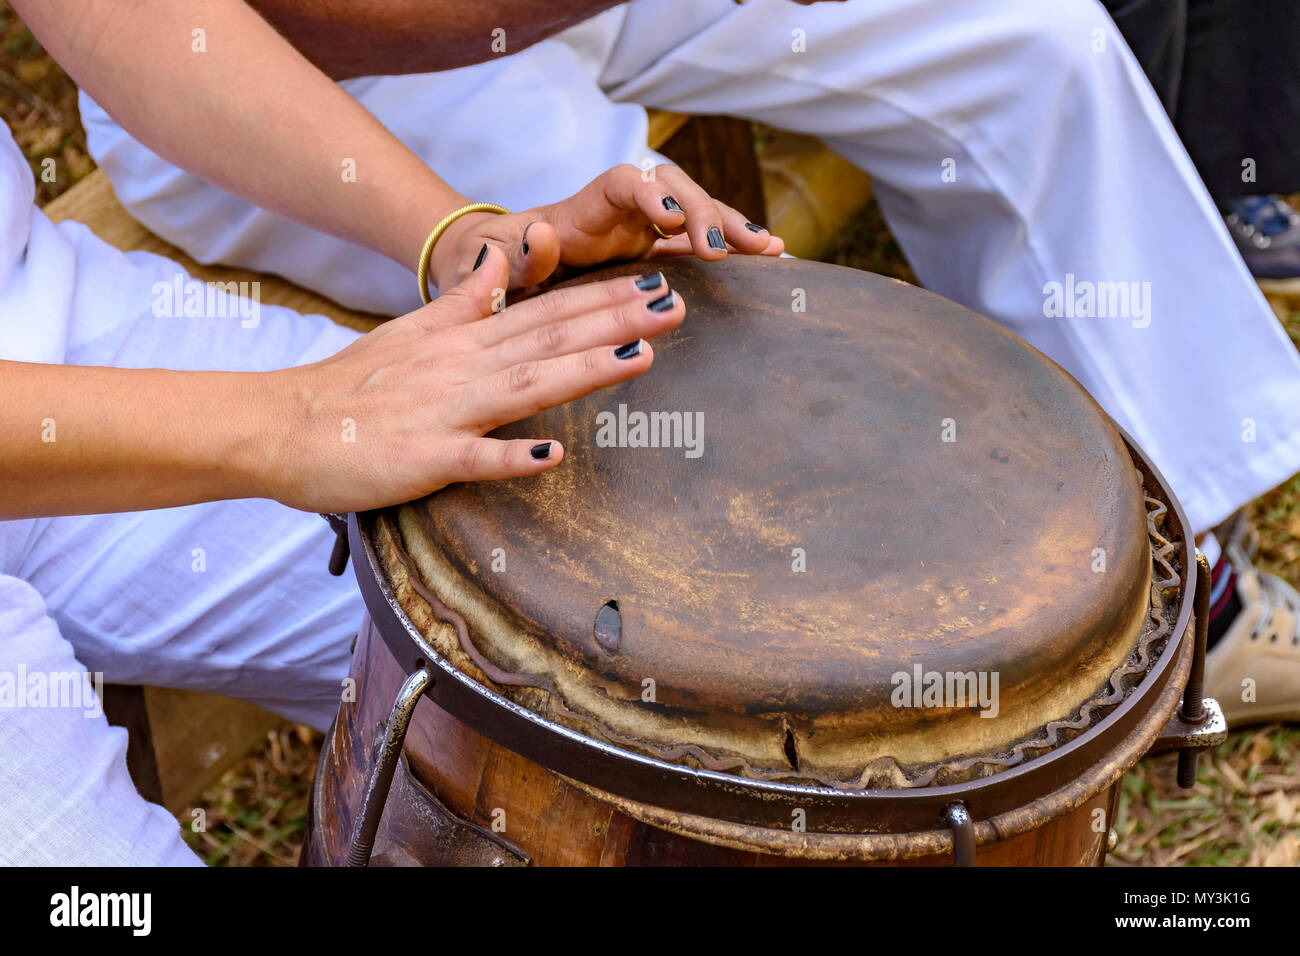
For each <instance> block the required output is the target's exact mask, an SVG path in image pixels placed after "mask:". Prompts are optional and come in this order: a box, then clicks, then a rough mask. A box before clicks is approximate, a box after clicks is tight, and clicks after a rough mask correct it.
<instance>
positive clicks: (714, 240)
mask: <svg viewBox="0 0 1300 956" xmlns="http://www.w3.org/2000/svg"><path fill="white" fill-rule="evenodd" d="M708 236H709V248H710V249H722V250H724V251H725V250H726V248H727V244H726V243H725V242H723V241H722V230H721V229H719V228H718V227H717V226H710V227H709V232H708Z"/></svg>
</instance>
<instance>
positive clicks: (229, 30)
mask: <svg viewBox="0 0 1300 956" xmlns="http://www.w3.org/2000/svg"><path fill="white" fill-rule="evenodd" d="M14 6H15V7H17V8H18V10H19V13H20V15H21V16H22V17H23V18H24V20H25V21H26V22H27V24H28V26H29V27H30V28H31V29H32V32H33V33H34V34H35V35H36V36H37V38H38V39H39V40H40V41H41V42H42V43H43V44H44V45H45V47H46V48H47V49H48V50H49V51H50V52H51V54H53V56H54V57H55V59H56V60H58V61H59V62H60V63H61V64H62V65H63V66H64V68H65V69H66V70H67V71H68V73H69V74H70V75H71V76H72V77H73V79H74V80H76V81H77V83H78V84H79V85H80V86H81V87H82V88H83V89H85V90H86V91H87V92H88V93H89V94H90V95H91V96H92V97H93V98H94V99H96V100H97V101H98V102H99V103H100V105H102V106H103V107H104V108H105V109H106V110H107V111H108V112H109V113H110V114H112V116H113V117H114V118H115V119H116V120H117V121H118V122H119V123H120V124H121V125H122V126H123V127H124V128H125V129H126V130H127V131H128V132H130V133H131V134H132V135H134V136H135V137H136V138H138V139H139V140H140V141H141V142H143V143H144V144H145V145H147V146H149V147H150V148H151V149H153V150H154V151H155V152H157V153H158V154H159V155H161V156H163V157H164V158H165V159H167V160H169V161H171V162H173V163H175V164H176V165H178V166H180V167H182V168H183V169H186V170H189V171H190V172H192V173H194V174H196V175H198V176H200V177H202V178H203V179H205V180H208V181H209V182H211V183H214V184H215V185H217V186H220V187H221V188H223V189H226V190H228V191H229V192H232V193H234V194H236V195H239V196H242V197H244V198H245V199H248V200H249V201H250V202H253V203H255V204H257V205H259V206H261V207H263V208H265V209H269V210H272V211H274V212H277V213H280V214H281V215H284V216H287V217H289V218H291V219H294V220H296V221H298V222H301V223H304V224H305V225H308V226H311V227H313V228H315V229H319V230H320V231H322V232H327V233H330V234H332V235H335V236H339V237H341V238H343V239H347V240H349V241H351V242H355V243H357V244H359V245H363V246H366V247H368V248H370V249H373V250H375V251H377V252H379V253H381V254H383V255H386V256H388V257H389V258H391V259H393V260H394V261H396V262H398V263H400V264H402V265H404V266H406V267H407V268H410V269H414V268H415V264H416V260H417V258H418V256H419V251H420V246H421V244H422V243H423V241H424V238H425V236H426V235H427V234H428V231H429V229H430V228H431V227H432V224H433V223H434V222H436V221H437V220H438V219H439V218H440V217H441V216H442V215H444V214H445V213H446V212H448V211H450V210H452V209H454V208H456V207H458V206H460V205H463V204H464V203H465V202H466V201H467V200H466V199H465V197H463V196H461V195H460V194H459V193H457V192H456V191H455V190H453V189H451V187H449V186H448V185H447V184H446V183H444V182H443V181H442V180H441V179H440V178H439V177H438V176H437V175H436V174H435V173H434V172H433V171H432V170H430V169H429V167H428V166H427V165H425V163H424V162H423V161H422V160H420V158H419V157H417V156H416V155H415V154H414V153H412V152H411V151H410V150H408V149H407V148H406V147H405V146H403V145H402V144H401V143H400V142H399V141H398V140H397V139H396V138H395V137H394V136H393V135H392V134H391V133H390V132H389V131H388V130H387V129H385V128H384V126H383V125H382V124H381V123H380V122H379V121H378V120H376V119H375V118H374V117H373V116H371V115H370V113H369V112H367V111H366V109H365V108H364V107H362V106H361V105H360V104H359V103H357V102H356V100H354V99H353V98H352V97H350V96H348V95H347V94H346V93H345V92H343V90H341V89H340V88H339V87H338V86H337V85H335V84H334V83H333V82H332V81H331V80H330V79H329V78H328V77H326V76H325V75H324V74H323V73H321V72H320V70H318V69H317V68H316V67H314V66H313V65H312V64H311V63H309V62H308V61H307V60H306V59H305V58H304V57H303V56H302V55H301V54H299V53H298V52H297V51H296V50H294V49H293V47H292V46H291V45H290V44H289V43H288V41H286V40H285V39H284V38H283V37H281V36H280V35H278V34H277V33H276V32H275V30H274V29H272V27H271V26H270V25H269V24H267V23H266V21H264V20H263V19H262V18H261V17H259V16H258V15H257V13H255V12H254V11H253V10H252V9H251V8H250V7H249V6H248V5H247V4H246V3H244V2H243V0H196V2H187V3H183V4H178V3H174V2H169V0H17V2H15V3H14ZM195 31H202V33H201V34H199V35H198V36H196V34H195ZM196 46H201V47H202V49H201V50H199V49H196ZM353 173H354V175H353Z"/></svg>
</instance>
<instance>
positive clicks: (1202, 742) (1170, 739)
mask: <svg viewBox="0 0 1300 956" xmlns="http://www.w3.org/2000/svg"><path fill="white" fill-rule="evenodd" d="M1201 709H1202V712H1203V714H1204V719H1203V720H1202V721H1201V722H1200V723H1196V724H1193V723H1189V722H1188V721H1186V720H1184V719H1183V715H1182V712H1181V711H1175V712H1174V714H1173V716H1171V717H1170V718H1169V723H1167V724H1165V728H1164V730H1162V731H1160V736H1159V737H1157V738H1156V741H1155V743H1153V744H1152V745H1151V749H1150V750H1149V751H1147V753H1148V754H1159V753H1167V752H1169V751H1170V750H1177V751H1179V752H1180V754H1181V753H1185V752H1187V751H1191V752H1192V756H1193V757H1195V755H1196V754H1197V753H1198V752H1200V751H1202V750H1209V749H1210V748H1211V747H1217V746H1219V744H1221V743H1223V742H1224V741H1225V740H1227V739H1228V724H1227V721H1225V720H1224V719H1223V709H1222V708H1221V707H1220V706H1219V702H1218V701H1217V700H1215V699H1214V698H1213V697H1203V698H1201Z"/></svg>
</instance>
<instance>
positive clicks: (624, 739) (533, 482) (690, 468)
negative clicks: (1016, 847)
mask: <svg viewBox="0 0 1300 956" xmlns="http://www.w3.org/2000/svg"><path fill="white" fill-rule="evenodd" d="M660 265H661V267H662V269H663V271H664V273H665V275H666V276H667V278H668V280H669V282H670V283H671V285H672V287H673V288H674V289H675V290H676V291H677V292H678V293H679V294H681V295H682V296H684V298H685V300H686V303H687V309H688V313H687V318H686V321H685V323H684V324H683V325H682V327H681V328H680V329H678V330H677V331H675V332H673V333H671V334H669V335H666V336H664V337H662V338H661V339H658V340H656V341H655V343H654V348H655V363H654V365H653V367H652V368H651V369H650V371H649V372H648V373H647V374H645V375H643V376H641V377H640V378H637V379H634V380H633V381H630V382H626V383H624V384H622V385H619V386H616V387H614V388H610V389H606V390H603V391H601V392H598V393H596V394H593V395H591V396H588V397H587V398H585V399H582V400H580V401H577V402H574V403H572V404H570V405H567V406H565V407H563V408H559V409H555V410H552V411H549V412H546V413H544V414H542V415H539V416H537V417H536V418H534V419H531V420H529V421H526V422H522V423H519V424H517V425H513V426H510V427H508V428H505V429H502V430H500V432H499V433H498V434H499V435H500V436H501V437H530V438H531V437H536V438H558V439H560V440H561V441H563V442H564V445H565V448H566V457H565V460H564V462H563V464H561V465H560V466H559V467H557V468H555V469H554V470H552V471H549V472H547V473H545V474H544V475H542V476H540V477H536V478H529V479H521V480H513V481H502V482H484V483H478V484H470V485H454V486H451V487H448V488H446V489H444V490H443V491H441V492H439V493H437V494H435V495H433V496H431V497H429V498H427V499H425V500H422V501H418V502H414V503H412V504H409V505H405V506H402V507H401V508H398V509H390V511H389V512H388V513H387V514H386V515H385V516H384V517H383V518H382V523H383V527H384V529H386V530H384V533H383V534H381V535H377V539H376V540H377V546H378V554H379V557H380V561H381V563H382V564H383V565H384V570H385V573H387V574H388V576H389V577H390V579H391V580H392V582H393V584H394V587H395V590H396V593H397V594H398V597H399V599H400V600H401V602H402V605H403V607H404V608H405V610H406V612H407V614H408V616H409V617H410V618H411V620H412V621H413V622H414V623H415V624H416V626H417V627H419V628H420V629H421V630H422V631H423V632H424V633H425V634H426V635H428V637H429V639H430V641H431V643H433V644H434V646H436V647H437V648H438V649H439V651H440V652H441V653H443V654H444V655H445V656H446V657H447V658H448V659H449V660H451V661H452V662H453V663H454V664H455V665H456V666H457V667H459V668H461V669H462V670H464V671H465V672H466V673H469V674H471V675H473V676H474V677H476V678H477V679H479V680H481V681H482V682H483V683H485V684H487V685H488V686H490V687H492V688H494V689H495V690H498V691H500V692H502V693H505V694H507V695H508V696H510V697H512V698H513V699H515V700H516V701H518V702H521V703H523V704H525V705H526V706H528V707H531V708H533V709H535V710H536V711H538V712H539V713H542V714H543V715H545V716H547V717H549V718H551V719H553V720H556V721H558V722H561V723H563V724H566V725H567V726H569V727H571V728H573V729H576V730H579V731H580V732H582V733H583V734H586V735H589V736H592V737H595V738H598V739H602V740H605V741H608V742H611V743H614V744H617V745H619V746H621V747H624V748H627V749H630V750H634V751H637V752H639V753H644V754H647V755H651V756H654V757H658V758H660V759H665V760H670V761H676V762H682V763H687V764H690V765H692V766H702V767H707V768H710V769H717V770H726V771H730V772H733V773H736V774H740V775H744V776H748V777H755V778H760V779H778V780H789V781H802V782H807V783H817V784H821V785H829V786H834V787H841V788H860V787H908V786H915V785H919V784H924V783H928V782H935V781H939V782H945V781H952V780H958V779H970V778H971V777H973V776H979V775H984V774H988V773H992V772H995V771H996V770H997V769H1000V768H1002V767H1005V766H1008V765H1010V764H1013V763H1015V762H1018V761H1020V760H1023V759H1024V758H1025V757H1026V756H1031V755H1034V754H1038V753H1042V752H1044V751H1045V750H1047V749H1050V748H1051V747H1052V746H1054V745H1056V744H1057V743H1059V742H1061V741H1062V740H1063V739H1065V738H1066V737H1067V736H1068V734H1069V733H1070V732H1073V731H1077V730H1079V729H1082V728H1083V727H1086V726H1087V725H1088V723H1089V721H1090V720H1091V719H1093V717H1094V716H1095V714H1096V713H1097V712H1099V708H1100V707H1101V706H1103V705H1104V704H1105V703H1107V701H1109V703H1110V704H1114V703H1115V702H1117V699H1116V698H1115V694H1116V693H1117V690H1116V688H1117V687H1119V684H1118V683H1117V682H1116V681H1117V676H1116V675H1118V674H1122V673H1124V671H1125V668H1129V669H1130V670H1132V664H1133V661H1134V660H1136V659H1140V658H1142V657H1144V655H1145V654H1146V651H1145V649H1144V648H1143V647H1142V646H1141V644H1142V637H1143V634H1144V633H1147V632H1149V631H1150V626H1151V621H1150V620H1149V609H1150V601H1151V595H1152V551H1151V546H1150V541H1149V537H1148V528H1149V522H1148V509H1147V506H1146V502H1145V499H1144V495H1143V491H1142V487H1141V483H1140V481H1139V477H1138V475H1137V473H1136V472H1135V468H1134V463H1133V459H1132V458H1131V457H1130V455H1129V453H1128V451H1127V449H1126V447H1125V444H1124V442H1123V440H1122V439H1121V438H1120V436H1119V435H1118V434H1117V432H1116V430H1115V428H1114V427H1113V426H1112V424H1111V423H1110V420H1109V419H1108V418H1107V416H1106V415H1105V414H1104V413H1103V412H1102V411H1101V409H1100V408H1099V407H1098V406H1097V404H1096V403H1095V402H1094V401H1093V400H1092V399H1091V398H1090V397H1089V396H1088V395H1087V394H1086V393H1085V392H1084V390H1083V389H1082V388H1081V387H1080V386H1079V385H1078V384H1077V383H1076V382H1075V381H1074V380H1073V379H1072V378H1071V377H1070V376H1069V375H1068V374H1067V373H1066V372H1065V371H1063V370H1062V369H1061V368H1060V367H1058V366H1057V365H1055V364H1054V363H1053V362H1051V361H1050V360H1048V359H1047V358H1046V357H1044V356H1043V355H1042V354H1041V353H1039V352H1037V351H1036V350H1034V349H1033V348H1031V347H1030V346H1028V345H1027V344H1025V343H1024V342H1022V341H1021V340H1019V339H1018V338H1016V337H1015V336H1013V335H1011V334H1009V333H1008V332H1006V331H1004V330H1003V329H1001V328H1000V327H998V326H997V325H995V324H994V323H992V322H990V321H988V320H986V319H984V318H981V317H980V316H978V315H976V314H974V313H972V312H970V311H968V310H966V309H964V308H962V307H960V306H958V305H956V304H954V303H952V302H949V301H947V300H945V299H942V298H939V297H938V296H935V295H932V294H929V293H927V292H924V291H923V290H920V289H917V288H915V287H912V286H909V285H906V284H903V283H900V282H896V281H893V280H889V279H885V278H882V277H879V276H875V275H872V274H869V273H864V272H860V271H856V270H852V269H846V268H840V267H836V266H830V265H823V264H818V263H809V262H802V261H797V260H776V261H774V260H770V259H758V258H756V257H745V256H735V255H733V256H730V257H728V258H727V259H726V260H725V261H724V262H722V263H717V264H706V263H702V262H700V261H698V260H696V259H693V258H683V259H677V260H668V261H664V262H663V263H661V264H660ZM649 268H654V267H653V266H650V267H649ZM638 271H640V272H644V271H647V266H646V265H645V264H641V265H640V266H638V267H632V266H628V267H619V268H616V269H613V270H607V271H606V272H603V273H597V274H595V275H593V276H591V277H589V278H604V277H607V276H610V275H615V274H619V273H623V274H627V273H632V272H638ZM486 321H490V319H489V320H486ZM1150 616H1151V617H1154V615H1150ZM936 678H937V687H936Z"/></svg>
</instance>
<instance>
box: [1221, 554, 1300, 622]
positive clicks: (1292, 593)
mask: <svg viewBox="0 0 1300 956" xmlns="http://www.w3.org/2000/svg"><path fill="white" fill-rule="evenodd" d="M1225 553H1226V554H1227V555H1228V560H1230V561H1231V562H1232V564H1233V569H1234V570H1235V571H1236V572H1237V575H1238V576H1239V577H1245V576H1246V575H1248V574H1249V575H1254V576H1255V577H1256V578H1258V580H1259V591H1260V599H1261V600H1262V601H1263V602H1264V613H1263V614H1261V615H1260V617H1259V623H1258V624H1257V625H1256V626H1255V628H1254V629H1253V630H1252V631H1251V634H1250V639H1251V640H1252V641H1259V640H1263V639H1264V638H1266V637H1267V638H1268V640H1269V642H1270V643H1274V644H1276V643H1277V642H1278V641H1279V640H1282V639H1283V638H1289V639H1290V641H1291V643H1292V644H1294V645H1296V646H1298V647H1300V591H1296V589H1295V588H1293V587H1292V586H1291V585H1289V584H1287V582H1286V581H1284V580H1282V579H1281V578H1279V577H1278V576H1277V575H1276V574H1269V573H1268V572H1266V571H1260V570H1257V569H1256V568H1255V566H1254V565H1252V564H1251V562H1250V558H1248V557H1247V556H1246V553H1245V551H1243V550H1242V548H1241V546H1240V545H1239V544H1237V543H1235V542H1234V543H1233V544H1230V545H1228V547H1227V548H1226V549H1225ZM1281 608H1286V609H1287V610H1288V611H1290V613H1291V633H1290V634H1289V635H1288V634H1283V633H1281V632H1280V631H1279V630H1278V628H1277V624H1276V614H1275V613H1274V610H1275V609H1281Z"/></svg>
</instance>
